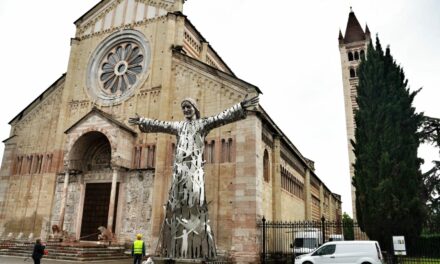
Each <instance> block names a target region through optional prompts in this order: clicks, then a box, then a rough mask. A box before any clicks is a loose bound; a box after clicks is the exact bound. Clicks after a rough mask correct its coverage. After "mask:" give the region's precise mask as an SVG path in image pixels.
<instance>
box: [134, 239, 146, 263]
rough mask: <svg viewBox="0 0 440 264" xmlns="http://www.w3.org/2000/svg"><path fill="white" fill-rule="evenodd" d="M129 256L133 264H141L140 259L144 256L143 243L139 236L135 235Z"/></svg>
mask: <svg viewBox="0 0 440 264" xmlns="http://www.w3.org/2000/svg"><path fill="white" fill-rule="evenodd" d="M131 256H132V257H133V258H134V261H133V264H141V262H142V257H143V256H145V243H144V241H142V235H141V234H137V235H136V240H135V241H134V242H133V246H132V247H131Z"/></svg>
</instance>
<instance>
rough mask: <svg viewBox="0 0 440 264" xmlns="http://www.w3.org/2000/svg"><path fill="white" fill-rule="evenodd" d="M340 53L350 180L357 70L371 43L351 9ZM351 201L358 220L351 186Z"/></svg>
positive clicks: (340, 44) (353, 159)
mask: <svg viewBox="0 0 440 264" xmlns="http://www.w3.org/2000/svg"><path fill="white" fill-rule="evenodd" d="M338 39H339V52H340V54H341V66H342V84H343V89H344V104H345V124H346V128H347V147H348V157H349V162H350V164H349V166H350V180H351V179H352V178H353V176H354V168H353V163H354V161H355V156H354V153H353V147H352V145H351V143H350V141H351V140H354V130H355V123H354V111H355V110H356V109H357V108H358V105H357V103H356V96H357V90H356V89H357V85H358V81H359V79H358V76H357V69H358V66H359V63H360V59H361V57H362V56H363V55H364V53H365V52H366V51H367V47H368V44H369V43H370V41H371V36H370V30H369V29H368V26H365V32H364V30H363V29H362V27H361V25H360V24H359V21H358V20H357V18H356V16H355V14H354V12H353V10H352V9H351V7H350V14H349V15H348V22H347V28H346V30H345V35H344V36H343V35H342V32H341V30H339V38H338ZM351 199H352V208H353V219H356V193H355V188H354V186H353V185H352V186H351Z"/></svg>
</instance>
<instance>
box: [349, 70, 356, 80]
mask: <svg viewBox="0 0 440 264" xmlns="http://www.w3.org/2000/svg"><path fill="white" fill-rule="evenodd" d="M355 77H356V71H355V70H354V69H353V68H351V69H350V78H355Z"/></svg>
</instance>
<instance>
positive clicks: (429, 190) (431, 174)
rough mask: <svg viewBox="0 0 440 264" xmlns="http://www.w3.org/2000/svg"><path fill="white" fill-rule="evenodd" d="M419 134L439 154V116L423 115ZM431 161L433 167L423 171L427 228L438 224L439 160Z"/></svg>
mask: <svg viewBox="0 0 440 264" xmlns="http://www.w3.org/2000/svg"><path fill="white" fill-rule="evenodd" d="M420 135H421V142H423V143H427V144H431V145H433V146H434V147H436V148H437V149H438V150H439V154H440V119H439V118H434V117H429V116H424V118H423V122H422V124H421V126H420ZM439 157H440V155H439ZM432 163H433V167H432V168H431V169H429V170H428V171H426V172H425V173H423V181H424V185H425V199H426V200H427V208H428V217H427V218H426V223H427V225H428V227H427V228H428V229H429V228H434V229H436V227H437V226H440V161H438V160H434V161H433V162H432ZM425 231H426V229H425Z"/></svg>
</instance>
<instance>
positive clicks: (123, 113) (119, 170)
mask: <svg viewBox="0 0 440 264" xmlns="http://www.w3.org/2000/svg"><path fill="white" fill-rule="evenodd" d="M183 4H184V1H183V0H155V1H152V0H102V1H100V2H99V3H98V4H97V5H95V6H94V7H93V8H92V9H91V10H89V11H88V12H87V13H85V14H84V15H83V16H81V17H80V18H79V19H78V20H77V21H76V22H75V25H76V27H77V30H76V35H75V37H74V38H72V40H71V52H70V58H69V64H68V69H67V72H66V73H65V74H63V75H62V76H61V77H60V78H59V79H58V80H56V81H55V82H54V83H53V84H52V85H51V86H50V87H48V88H47V89H46V90H45V91H44V92H43V93H42V94H41V95H40V96H39V97H38V98H36V99H35V100H34V101H33V102H32V103H31V104H29V105H28V106H27V107H26V108H25V109H23V110H22V111H21V112H20V113H18V115H17V116H15V117H14V118H13V119H12V120H11V122H10V125H11V132H10V137H9V138H7V139H5V140H4V141H3V142H4V144H5V151H4V156H3V159H2V164H1V170H0V234H1V237H2V238H14V239H28V238H29V237H42V238H43V239H46V238H47V237H48V236H49V235H50V233H51V232H52V231H51V227H52V226H54V225H57V226H58V227H59V228H60V229H61V230H63V232H65V234H66V235H67V236H68V237H69V238H70V239H72V240H78V241H82V240H89V241H90V240H91V241H96V240H97V238H98V237H97V232H98V231H97V228H98V227H100V226H104V227H106V228H107V229H109V230H111V231H112V233H113V234H114V240H115V241H116V242H118V243H126V242H130V241H132V240H133V239H134V238H135V234H137V233H142V234H143V235H144V239H145V241H146V246H147V249H148V251H149V253H154V252H155V250H156V247H157V244H158V240H159V239H160V237H159V236H160V233H161V232H160V231H161V228H162V223H163V218H164V204H165V202H166V199H167V195H168V189H169V186H170V182H171V175H172V164H173V158H174V157H173V155H174V154H173V153H174V148H175V144H176V138H174V137H173V136H170V135H165V134H160V133H141V132H140V131H139V130H138V128H137V127H135V126H130V125H129V124H128V118H129V117H132V116H134V115H135V114H139V115H141V116H145V117H149V118H156V119H160V120H170V121H173V120H182V119H183V115H182V113H181V108H180V102H181V100H182V99H183V98H186V97H191V98H194V99H195V100H196V101H197V104H198V105H199V108H200V111H201V114H202V116H210V115H213V114H216V113H218V112H220V111H222V110H223V109H226V108H228V107H230V106H232V105H233V104H236V103H238V102H240V101H241V100H242V99H243V98H244V96H245V95H246V94H259V93H261V91H260V89H259V88H258V87H256V86H254V85H252V84H250V83H248V82H246V81H244V80H241V79H239V78H238V77H237V76H236V75H235V74H234V73H233V72H232V70H231V69H230V68H229V67H228V65H227V64H226V63H225V62H224V61H223V60H222V58H221V57H220V56H219V54H217V52H216V51H215V50H214V49H213V47H212V46H211V45H210V44H209V43H208V42H207V41H206V39H204V37H203V36H202V35H201V33H200V32H199V31H198V30H197V29H196V27H195V26H194V25H193V24H192V23H191V22H190V21H189V20H188V18H187V17H186V16H185V15H183V13H182V12H183ZM204 159H205V172H206V174H205V177H206V179H205V181H206V196H207V197H206V199H207V201H208V206H209V218H210V224H211V227H212V231H213V234H214V238H215V241H216V248H217V252H218V253H219V254H223V255H226V256H228V257H230V258H231V259H233V260H234V261H235V262H237V263H255V262H256V261H257V259H259V252H260V250H261V249H260V247H261V245H260V236H261V234H260V230H259V229H258V227H257V223H258V221H260V220H261V219H262V217H263V216H264V217H265V218H266V219H268V220H279V221H281V220H282V221H292V220H319V219H321V217H325V218H326V219H327V220H335V221H339V220H341V197H340V196H339V195H337V194H334V193H332V192H331V190H330V189H329V188H328V187H327V186H326V185H325V184H324V183H323V182H322V181H321V180H320V179H319V177H318V176H317V175H316V173H315V171H314V163H313V161H311V160H309V159H307V158H306V157H304V156H303V155H302V154H301V152H300V151H299V150H298V149H297V148H296V147H295V145H294V144H293V143H292V142H291V141H290V140H289V139H288V138H287V137H286V136H285V135H284V133H283V132H282V131H281V130H280V129H279V128H278V126H277V125H276V124H275V123H274V122H273V121H272V119H271V118H270V116H269V115H268V114H267V113H266V112H265V111H264V109H263V108H259V109H256V110H255V111H253V112H251V113H249V114H248V117H247V118H246V119H245V120H242V121H239V122H236V123H233V124H229V125H226V126H223V127H220V128H218V129H215V130H213V131H212V132H211V133H209V134H208V135H207V137H206V141H205V153H204Z"/></svg>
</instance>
